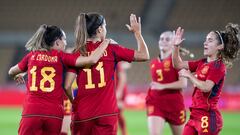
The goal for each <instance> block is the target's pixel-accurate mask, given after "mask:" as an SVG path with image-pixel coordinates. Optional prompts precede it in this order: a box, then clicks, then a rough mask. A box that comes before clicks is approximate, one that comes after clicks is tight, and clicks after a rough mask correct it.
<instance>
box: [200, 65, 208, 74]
mask: <svg viewBox="0 0 240 135" xmlns="http://www.w3.org/2000/svg"><path fill="white" fill-rule="evenodd" d="M208 69H209V66H205V67H204V68H203V69H202V70H201V73H202V74H203V75H205V74H207V72H208Z"/></svg>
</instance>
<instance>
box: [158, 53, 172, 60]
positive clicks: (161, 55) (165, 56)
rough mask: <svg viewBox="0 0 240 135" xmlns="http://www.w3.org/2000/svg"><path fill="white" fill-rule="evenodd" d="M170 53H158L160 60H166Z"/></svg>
mask: <svg viewBox="0 0 240 135" xmlns="http://www.w3.org/2000/svg"><path fill="white" fill-rule="evenodd" d="M171 53H172V52H171V51H167V52H165V51H160V58H161V59H162V60H164V59H166V58H167V57H169V56H170V55H171Z"/></svg>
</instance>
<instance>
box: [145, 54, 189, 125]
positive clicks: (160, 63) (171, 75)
mask: <svg viewBox="0 0 240 135" xmlns="http://www.w3.org/2000/svg"><path fill="white" fill-rule="evenodd" d="M150 66H151V67H150V68H151V75H152V80H153V81H155V82H159V83H161V84H165V83H172V82H175V81H178V77H179V76H178V70H176V69H174V68H173V66H172V58H171V56H169V57H168V58H166V59H164V60H160V59H159V58H156V59H153V60H152V61H151V64H150ZM146 105H147V115H148V116H159V117H162V118H164V119H165V120H166V121H167V122H169V123H170V124H173V125H182V124H184V122H185V120H186V115H185V107H184V101H183V96H182V90H181V89H164V90H153V89H151V88H150V89H149V90H148V95H147V97H146Z"/></svg>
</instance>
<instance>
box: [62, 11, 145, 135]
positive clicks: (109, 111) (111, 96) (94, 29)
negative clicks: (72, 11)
mask: <svg viewBox="0 0 240 135" xmlns="http://www.w3.org/2000/svg"><path fill="white" fill-rule="evenodd" d="M127 27H128V29H129V30H130V31H132V32H133V33H134V35H135V38H136V40H137V43H138V50H131V49H127V48H124V47H122V46H120V45H118V44H110V45H109V46H108V48H107V49H106V51H105V52H104V55H103V56H102V58H101V59H100V60H99V61H98V63H97V64H95V65H94V66H86V67H84V68H79V69H76V70H75V71H72V72H69V73H68V75H67V80H68V81H66V85H65V87H66V89H70V88H71V82H72V81H73V80H74V77H75V76H76V74H77V84H78V93H77V96H76V98H75V99H74V101H73V113H72V114H73V115H72V124H71V125H72V134H73V135H79V134H81V135H116V133H117V132H116V131H117V119H118V107H117V101H116V94H115V91H114V72H115V68H116V65H117V63H118V62H120V61H128V62H131V61H145V60H148V59H149V53H148V49H147V46H146V44H145V42H144V39H143V37H142V34H141V23H140V18H139V19H138V20H137V18H136V16H135V15H134V14H131V16H130V25H127ZM106 33H107V31H106V22H105V19H104V17H103V16H102V15H100V14H97V13H89V14H84V13H81V14H80V15H79V16H78V18H77V21H76V37H77V39H76V41H77V42H76V49H75V51H76V52H77V53H78V54H79V55H80V54H81V55H89V54H91V52H92V51H93V50H95V48H96V47H98V46H99V44H100V43H101V41H103V40H104V39H105V38H106Z"/></svg>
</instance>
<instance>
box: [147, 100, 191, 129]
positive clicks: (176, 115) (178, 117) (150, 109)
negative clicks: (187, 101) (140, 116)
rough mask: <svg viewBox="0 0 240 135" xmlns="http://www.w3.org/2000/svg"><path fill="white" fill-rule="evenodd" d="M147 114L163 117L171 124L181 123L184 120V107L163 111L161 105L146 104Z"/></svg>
mask: <svg viewBox="0 0 240 135" xmlns="http://www.w3.org/2000/svg"><path fill="white" fill-rule="evenodd" d="M147 115H148V117H149V116H159V117H162V118H164V119H165V120H166V121H167V122H168V123H170V124H173V125H182V124H184V123H185V121H186V111H185V109H184V108H182V109H180V110H178V111H170V112H169V111H164V110H163V109H162V108H161V107H158V106H156V105H149V104H147Z"/></svg>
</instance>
